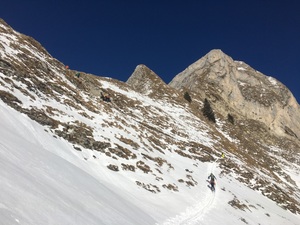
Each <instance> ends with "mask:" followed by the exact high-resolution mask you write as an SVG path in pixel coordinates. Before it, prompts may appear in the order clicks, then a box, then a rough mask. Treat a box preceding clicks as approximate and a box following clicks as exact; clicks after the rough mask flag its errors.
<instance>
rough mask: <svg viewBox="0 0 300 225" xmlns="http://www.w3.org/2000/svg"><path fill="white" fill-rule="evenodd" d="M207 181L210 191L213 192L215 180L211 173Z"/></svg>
mask: <svg viewBox="0 0 300 225" xmlns="http://www.w3.org/2000/svg"><path fill="white" fill-rule="evenodd" d="M207 179H209V183H210V186H211V190H212V191H214V190H215V185H216V180H217V178H216V177H215V175H213V173H211V174H210V175H209V176H208V178H207Z"/></svg>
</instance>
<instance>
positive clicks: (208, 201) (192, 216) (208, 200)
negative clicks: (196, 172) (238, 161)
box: [162, 160, 218, 225]
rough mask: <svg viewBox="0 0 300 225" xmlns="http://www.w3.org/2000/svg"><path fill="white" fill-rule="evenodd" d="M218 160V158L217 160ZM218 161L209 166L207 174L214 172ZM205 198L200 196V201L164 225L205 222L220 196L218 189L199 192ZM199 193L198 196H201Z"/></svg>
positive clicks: (192, 224) (194, 224)
mask: <svg viewBox="0 0 300 225" xmlns="http://www.w3.org/2000/svg"><path fill="white" fill-rule="evenodd" d="M216 161H217V160H216ZM216 161H215V162H214V163H212V164H211V165H210V166H208V167H207V174H210V173H214V169H215V166H216ZM199 195H203V196H204V198H202V199H201V198H200V200H199V202H198V203H197V204H195V205H193V206H191V207H188V208H187V209H186V211H185V212H183V213H181V214H180V215H177V216H175V217H174V218H169V219H168V220H167V221H165V222H164V223H162V225H196V224H197V225H199V224H202V222H204V221H203V220H204V219H205V216H206V215H207V214H208V213H209V212H210V211H211V210H212V209H213V207H214V205H215V203H216V198H217V196H218V194H217V191H215V192H212V191H211V190H210V189H209V188H206V189H205V191H203V192H201V193H199ZM199 195H198V196H197V197H199Z"/></svg>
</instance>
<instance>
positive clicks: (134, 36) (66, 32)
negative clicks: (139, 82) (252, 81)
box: [0, 0, 300, 102]
mask: <svg viewBox="0 0 300 225" xmlns="http://www.w3.org/2000/svg"><path fill="white" fill-rule="evenodd" d="M299 12H300V1H298V0H286V1H276V0H273V1H271V0H260V1H258V0H253V1H241V0H215V1H201V0H185V1H183V0H182V1H176V0H173V1H167V0H160V1H159V0H152V1H148V0H144V1H143V0H140V1H138V0H127V1H125V0H107V1H101V0H98V1H97V0H86V1H76V0H74V1H69V0H66V1H54V0H52V1H50V0H48V1H37V0H28V1H24V0H23V1H20V0H11V1H6V3H1V7H0V17H1V18H3V19H4V20H5V21H6V22H7V23H8V24H9V25H10V26H12V27H13V28H14V29H15V30H17V31H19V32H21V33H24V34H26V35H29V36H32V37H33V38H35V39H36V40H38V41H39V42H40V43H41V44H42V45H43V46H44V47H45V48H46V49H47V50H48V52H49V53H50V54H51V55H52V56H53V57H55V58H57V59H58V60H59V61H61V62H63V63H64V64H66V65H69V66H70V68H71V69H76V70H80V71H84V72H88V73H92V74H95V75H100V76H108V77H112V78H115V79H118V80H121V81H126V80H127V79H128V78H129V76H130V75H131V74H132V72H133V71H134V69H135V67H136V66H137V65H138V64H145V65H147V66H148V67H149V68H150V69H152V70H153V71H154V72H155V73H157V74H158V75H159V76H160V77H161V78H162V79H163V80H164V81H165V82H166V83H168V82H170V81H171V79H172V78H173V77H174V76H175V75H177V74H178V73H180V72H181V71H183V70H184V69H185V68H186V67H187V66H189V65H190V64H192V63H193V62H195V61H196V60H198V59H200V58H201V57H202V56H204V55H205V54H206V53H208V52H209V51H210V50H212V49H221V50H222V51H223V52H224V53H226V54H227V55H229V56H231V57H232V58H233V59H235V60H240V61H244V62H246V63H247V64H249V65H250V66H252V67H253V68H254V69H256V70H258V71H260V72H262V73H264V74H265V75H268V76H272V77H275V78H276V79H278V80H279V81H281V82H282V83H283V84H285V85H286V86H287V87H288V88H289V89H290V90H291V91H292V93H293V94H294V96H295V97H296V98H297V100H298V102H300V90H299V87H300V72H299V59H300V58H299V52H300V41H299V40H300V13H299Z"/></svg>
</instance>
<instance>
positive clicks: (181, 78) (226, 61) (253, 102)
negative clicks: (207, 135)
mask: <svg viewBox="0 0 300 225" xmlns="http://www.w3.org/2000/svg"><path fill="white" fill-rule="evenodd" d="M169 85H170V86H171V87H174V88H176V89H181V88H187V89H190V90H191V91H193V92H195V93H197V94H198V95H199V96H201V98H202V99H204V98H208V99H209V100H210V101H211V102H212V104H213V105H214V107H215V108H217V109H218V112H219V113H221V114H223V115H224V116H226V115H227V114H228V113H230V114H234V115H236V117H246V118H248V119H253V120H257V121H260V122H262V123H264V124H265V125H266V126H267V127H268V128H269V129H270V130H271V131H274V132H275V133H276V134H277V135H279V136H289V137H293V138H300V107H299V105H298V103H297V101H296V99H295V98H294V96H293V95H292V93H291V92H290V91H289V90H288V89H287V87H286V86H285V85H283V84H282V83H281V82H279V81H278V80H276V79H275V78H273V77H268V76H265V75H264V74H262V73H260V72H258V71H256V70H254V69H253V68H251V67H250V66H249V65H247V64H246V63H244V62H241V61H234V60H233V59H232V58H231V57H229V56H227V55H226V54H224V53H223V52H222V51H221V50H212V51H211V52H209V53H208V54H207V55H205V56H204V57H203V58H201V59H200V60H198V61H196V62H195V63H193V64H191V65H190V66H189V67H188V68H186V69H185V70H184V71H183V72H181V73H179V74H178V75H177V76H175V77H174V79H173V80H172V81H171V82H170V83H169Z"/></svg>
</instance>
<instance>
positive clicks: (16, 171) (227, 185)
mask: <svg viewBox="0 0 300 225" xmlns="http://www.w3.org/2000/svg"><path fill="white" fill-rule="evenodd" d="M0 112H1V120H0V125H1V129H0V135H1V141H0V176H1V192H0V196H1V197H0V198H1V203H0V217H1V222H0V224H3V225H10V224H28V225H29V224H30V225H31V224H56V225H60V224H61V225H65V224H82V225H83V224H97V225H98V224H137V225H139V224H161V225H162V224H165V225H167V224H172V225H173V224H213V225H218V224H233V223H234V224H245V223H247V224H272V225H274V224H295V225H296V224H299V221H300V217H299V215H295V214H292V213H290V212H289V211H286V210H284V209H282V208H281V207H279V206H278V205H276V204H275V203H274V202H273V201H271V200H269V199H268V198H267V197H265V196H262V195H261V194H260V193H259V192H257V191H254V190H251V189H250V188H247V187H246V186H245V185H243V184H241V183H240V182H238V181H237V180H236V179H235V176H238V175H237V174H231V175H230V176H222V175H220V176H218V177H217V179H218V181H217V190H216V192H215V193H213V192H211V191H210V189H209V188H208V187H207V185H208V183H207V182H206V179H207V174H209V173H210V172H214V173H215V174H221V169H220V168H219V167H218V161H217V162H207V163H200V162H199V163H197V169H196V170H195V171H194V173H195V175H194V177H196V179H197V181H198V182H200V184H199V185H198V186H197V188H191V189H186V190H184V191H181V192H179V193H178V192H177V193H173V192H164V193H163V194H159V195H155V194H152V193H151V192H148V191H145V190H144V189H141V188H137V187H136V185H135V184H134V183H132V182H131V178H130V177H128V175H127V174H123V173H121V174H116V173H115V172H112V171H110V170H107V169H106V167H105V166H104V165H103V163H95V162H89V161H86V160H84V159H83V158H82V157H81V153H78V152H75V151H74V150H73V147H72V145H70V144H69V143H68V142H66V141H65V140H63V139H61V138H53V136H52V134H51V132H49V131H45V128H44V127H42V126H41V125H40V124H38V123H36V122H34V121H32V120H30V119H29V118H28V117H27V116H25V115H22V114H20V113H19V112H16V111H15V110H13V109H11V108H10V107H7V105H5V104H3V102H0ZM170 157H173V159H172V162H176V165H177V166H178V167H182V168H186V166H187V164H188V163H189V162H188V160H182V159H181V158H180V157H179V156H178V155H174V156H170ZM219 160H221V159H219ZM126 175H127V176H126ZM140 175H141V176H142V175H143V174H140ZM298 179H299V174H298ZM149 182H150V180H149ZM228 203H230V204H232V206H233V207H232V206H231V205H230V204H228Z"/></svg>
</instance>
